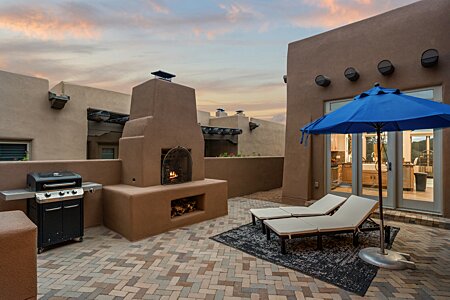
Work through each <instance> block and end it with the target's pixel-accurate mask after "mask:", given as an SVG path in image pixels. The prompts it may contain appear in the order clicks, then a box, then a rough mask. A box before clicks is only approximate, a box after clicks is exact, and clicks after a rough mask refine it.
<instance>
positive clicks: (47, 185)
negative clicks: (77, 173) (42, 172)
mask: <svg viewBox="0 0 450 300" xmlns="http://www.w3.org/2000/svg"><path fill="white" fill-rule="evenodd" d="M75 184H77V183H76V182H75V181H72V182H63V183H44V184H43V185H42V187H43V188H44V189H46V188H59V187H66V186H72V185H75Z"/></svg>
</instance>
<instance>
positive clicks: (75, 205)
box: [64, 204, 79, 208]
mask: <svg viewBox="0 0 450 300" xmlns="http://www.w3.org/2000/svg"><path fill="white" fill-rule="evenodd" d="M78 206H79V204H74V205H69V206H64V208H75V207H78Z"/></svg>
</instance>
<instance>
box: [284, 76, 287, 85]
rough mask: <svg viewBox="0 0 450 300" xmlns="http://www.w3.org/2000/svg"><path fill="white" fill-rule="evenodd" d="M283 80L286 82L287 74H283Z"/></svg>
mask: <svg viewBox="0 0 450 300" xmlns="http://www.w3.org/2000/svg"><path fill="white" fill-rule="evenodd" d="M283 81H284V83H287V75H283Z"/></svg>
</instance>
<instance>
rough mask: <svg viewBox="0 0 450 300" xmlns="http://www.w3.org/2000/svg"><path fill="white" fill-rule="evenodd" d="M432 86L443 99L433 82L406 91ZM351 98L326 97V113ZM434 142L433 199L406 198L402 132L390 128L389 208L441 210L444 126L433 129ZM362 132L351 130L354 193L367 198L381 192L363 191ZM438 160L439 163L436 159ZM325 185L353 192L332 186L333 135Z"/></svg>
mask: <svg viewBox="0 0 450 300" xmlns="http://www.w3.org/2000/svg"><path fill="white" fill-rule="evenodd" d="M426 90H433V100H434V101H438V102H442V87H441V86H433V87H426V88H421V89H415V90H409V91H407V92H406V93H414V92H420V91H426ZM351 100H352V99H341V100H332V101H326V102H325V103H324V106H325V107H324V108H325V109H324V110H325V113H329V112H331V105H332V104H333V103H337V104H338V105H339V103H340V102H346V101H351ZM433 134H434V138H433V139H434V146H433V173H434V175H433V179H434V182H433V186H434V191H433V202H423V201H416V200H408V199H403V149H402V148H403V133H402V132H388V143H387V145H388V147H387V156H388V160H389V163H390V168H388V171H387V176H388V177H387V180H388V183H387V197H383V205H384V206H385V207H388V208H394V209H397V208H398V209H406V210H417V211H425V212H431V213H437V214H442V209H443V207H442V206H443V204H442V202H443V201H442V200H443V190H442V180H441V178H442V174H443V170H442V151H443V149H442V130H440V129H435V130H434V133H433ZM362 155H363V153H362V134H352V193H351V194H353V195H361V196H364V197H367V198H373V199H378V196H370V195H363V186H362V167H363V166H362ZM435 162H437V163H435ZM324 169H325V186H326V192H327V193H332V194H336V195H341V196H347V197H348V196H350V193H345V192H336V191H332V190H331V135H330V134H327V135H325V161H324Z"/></svg>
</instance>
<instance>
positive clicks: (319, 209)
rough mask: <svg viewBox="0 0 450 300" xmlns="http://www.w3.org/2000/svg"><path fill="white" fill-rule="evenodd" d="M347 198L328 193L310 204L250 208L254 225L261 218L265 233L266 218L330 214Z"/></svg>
mask: <svg viewBox="0 0 450 300" xmlns="http://www.w3.org/2000/svg"><path fill="white" fill-rule="evenodd" d="M345 200H347V199H346V198H345V197H340V196H336V195H332V194H327V195H325V196H324V197H322V198H321V199H319V200H317V201H316V202H314V203H313V204H311V205H310V206H286V207H277V208H275V207H274V208H253V209H250V213H251V215H252V222H253V225H256V219H258V220H260V221H261V227H262V230H263V233H265V226H264V221H265V220H273V219H283V218H291V217H311V216H322V215H328V214H331V213H332V212H334V211H336V209H338V208H339V206H341V205H342V204H343V203H344V202H345Z"/></svg>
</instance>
